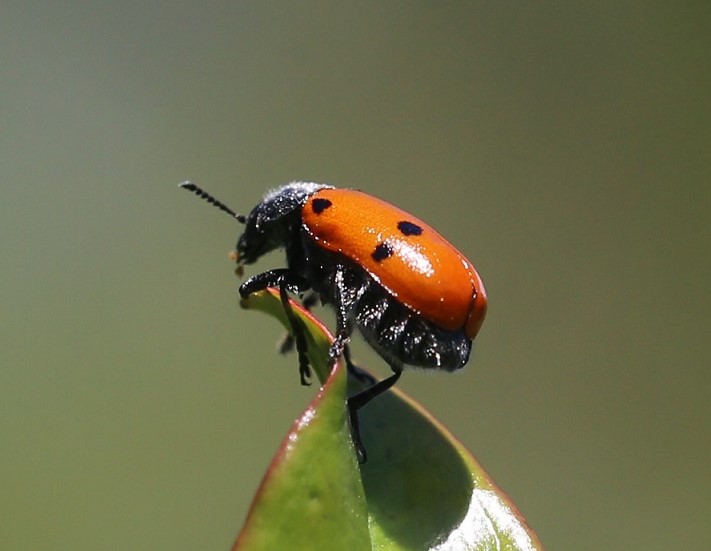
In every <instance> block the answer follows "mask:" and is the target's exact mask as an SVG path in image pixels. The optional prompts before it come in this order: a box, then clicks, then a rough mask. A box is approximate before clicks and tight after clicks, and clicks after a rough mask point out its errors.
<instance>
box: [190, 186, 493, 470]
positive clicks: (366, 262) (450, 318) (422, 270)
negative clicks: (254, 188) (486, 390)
mask: <svg viewBox="0 0 711 551" xmlns="http://www.w3.org/2000/svg"><path fill="white" fill-rule="evenodd" d="M180 186H181V187H183V188H184V189H186V190H188V191H191V192H193V193H195V194H196V195H198V196H200V197H202V198H203V199H205V200H207V201H208V202H209V203H212V204H213V205H215V206H217V207H218V208H219V209H221V210H223V211H224V212H227V213H228V214H230V215H231V216H233V217H234V218H235V219H237V221H239V222H240V223H242V224H244V226H245V228H244V232H243V233H242V234H241V235H240V237H239V239H238V241H237V247H236V261H237V265H238V270H237V271H238V273H241V271H242V269H243V266H244V265H249V264H253V263H254V262H256V261H257V260H258V259H259V258H261V257H262V256H264V255H265V254H266V253H268V252H270V251H272V250H274V249H277V248H283V249H284V250H285V253H286V267H285V268H276V269H272V270H268V271H266V272H262V273H259V274H257V275H254V276H252V277H250V278H249V279H247V280H246V281H244V283H242V285H241V286H240V288H239V292H240V295H241V296H242V297H247V296H249V295H251V294H252V293H255V292H257V291H261V290H264V289H266V288H268V287H272V288H276V289H278V290H279V296H280V299H281V302H282V305H283V307H284V310H285V313H286V315H287V318H288V320H289V323H290V325H291V329H292V331H291V333H292V334H293V337H294V340H295V344H296V350H297V353H298V356H299V373H300V378H301V382H302V384H309V377H310V368H309V363H308V358H307V356H306V349H307V345H306V339H305V337H304V333H303V328H302V327H301V326H300V325H299V322H298V320H297V318H296V316H295V314H294V313H293V311H292V308H291V305H290V303H289V293H295V294H303V293H306V292H313V293H316V294H317V295H318V297H319V298H320V299H321V302H322V303H323V304H328V305H331V306H332V307H333V308H334V310H335V313H336V332H335V337H334V341H333V343H332V344H331V347H330V349H329V361H330V362H331V363H333V362H335V361H337V359H338V358H339V357H340V356H342V355H343V356H344V358H345V360H346V364H347V367H348V369H349V371H351V372H352V373H354V374H356V375H358V374H359V370H357V368H355V366H354V365H353V364H352V362H351V360H350V354H349V351H348V343H349V341H350V339H351V336H352V334H353V332H354V330H355V329H356V328H357V329H358V330H359V332H360V333H361V334H362V335H363V337H364V339H365V341H366V342H367V343H368V344H369V345H370V346H371V347H372V348H373V349H374V350H375V351H376V352H377V353H378V354H379V355H380V356H381V357H382V358H383V359H384V360H385V362H387V363H388V365H389V366H390V368H391V369H392V372H393V373H392V375H390V376H389V377H387V378H385V379H383V380H381V381H377V382H376V381H375V380H372V381H371V383H372V384H371V385H370V386H369V387H367V388H366V389H365V390H362V391H361V392H359V393H357V394H355V395H354V396H351V397H350V398H349V399H348V411H349V420H350V423H351V429H352V433H353V439H354V444H355V447H356V451H357V453H358V455H359V458H360V460H361V461H365V459H366V454H365V449H364V447H363V444H362V442H361V439H360V432H359V430H358V410H360V409H361V408H362V407H364V406H365V405H366V404H367V403H368V402H370V401H371V400H372V399H374V398H375V397H377V396H378V395H380V394H382V393H383V392H385V391H386V390H388V389H389V388H390V387H392V386H393V385H394V384H395V382H396V381H397V380H398V379H399V378H400V375H401V374H402V371H403V368H404V367H405V366H414V367H421V368H426V369H441V370H444V371H455V370H458V369H460V368H462V367H464V365H465V364H466V363H467V361H468V360H469V356H470V353H471V349H472V341H473V339H474V337H475V336H476V335H477V333H478V332H479V329H480V327H481V325H482V322H483V321H484V317H485V314H486V309H487V298H486V291H485V290H484V284H483V282H482V280H481V278H480V277H479V274H478V273H477V271H476V269H475V268H474V266H473V264H472V263H471V262H470V261H469V260H467V259H466V257H465V256H464V255H463V254H462V253H460V252H459V251H458V250H457V249H456V248H455V247H454V246H453V245H451V244H450V243H449V242H448V241H447V240H446V239H445V238H444V237H442V236H441V235H440V234H439V233H437V232H436V231H435V230H434V229H433V228H432V227H430V226H429V225H427V224H426V223H425V222H423V221H422V220H420V219H418V218H417V217H415V216H413V215H411V214H409V213H407V212H405V211H403V210H401V209H399V208H398V207H396V206H394V205H392V204H390V203H388V202H386V201H383V200H381V199H378V198H376V197H374V196H372V195H369V194H367V193H364V192H362V191H357V190H354V189H344V188H335V187H333V186H330V185H326V184H319V183H313V182H292V183H288V184H285V185H282V186H280V187H278V188H276V189H274V190H272V191H270V192H268V193H267V194H266V195H265V196H264V199H263V200H262V201H261V202H259V203H258V204H257V205H256V206H255V207H254V208H253V209H252V210H251V212H250V213H249V214H248V215H246V216H245V215H241V214H237V213H235V212H234V211H232V210H231V209H230V208H229V207H227V206H226V205H225V204H223V203H221V202H220V201H218V200H217V199H215V198H214V197H212V196H211V195H210V194H208V193H207V192H205V191H203V190H202V189H201V188H199V187H198V186H197V185H195V184H194V183H193V182H184V183H182V184H180ZM360 373H362V372H360ZM360 377H361V378H362V377H363V376H362V375H360Z"/></svg>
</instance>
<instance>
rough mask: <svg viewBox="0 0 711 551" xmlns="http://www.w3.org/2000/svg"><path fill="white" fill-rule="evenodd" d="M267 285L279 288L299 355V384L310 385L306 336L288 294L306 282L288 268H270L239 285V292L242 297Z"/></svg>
mask: <svg viewBox="0 0 711 551" xmlns="http://www.w3.org/2000/svg"><path fill="white" fill-rule="evenodd" d="M267 287H276V288H278V289H279V298H280V299H281V304H282V307H283V308H284V313H285V314H286V318H287V320H289V325H290V326H291V332H292V334H293V335H294V339H295V340H296V351H297V353H298V355H299V377H300V379H301V384H302V385H310V384H311V382H310V380H309V379H310V378H311V369H310V368H309V359H308V356H307V355H306V351H307V349H308V346H307V344H306V336H305V335H304V328H303V326H302V325H301V322H300V320H299V319H298V318H297V317H296V314H294V310H293V308H292V307H291V303H290V302H289V295H288V291H291V292H293V293H298V292H300V291H303V290H306V289H308V282H307V281H306V280H305V279H304V278H302V277H300V276H296V275H294V274H293V273H292V272H290V271H289V270H287V269H285V268H282V269H277V270H270V271H268V272H264V273H261V274H258V275H256V276H254V277H250V278H249V279H248V280H247V281H245V282H244V283H243V284H242V285H241V286H240V288H239V293H240V295H241V296H242V297H247V296H249V295H251V294H252V293H256V292H257V291H262V290H264V289H266V288H267Z"/></svg>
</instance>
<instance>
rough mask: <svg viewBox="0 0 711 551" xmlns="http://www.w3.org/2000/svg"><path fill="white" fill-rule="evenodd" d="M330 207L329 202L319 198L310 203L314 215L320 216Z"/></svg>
mask: <svg viewBox="0 0 711 551" xmlns="http://www.w3.org/2000/svg"><path fill="white" fill-rule="evenodd" d="M331 205H333V203H331V201H329V200H328V199H322V198H321V197H317V198H316V199H314V200H313V201H311V206H312V207H313V209H314V212H315V213H316V214H321V213H322V212H323V211H325V210H326V209H327V208H328V207H330V206H331Z"/></svg>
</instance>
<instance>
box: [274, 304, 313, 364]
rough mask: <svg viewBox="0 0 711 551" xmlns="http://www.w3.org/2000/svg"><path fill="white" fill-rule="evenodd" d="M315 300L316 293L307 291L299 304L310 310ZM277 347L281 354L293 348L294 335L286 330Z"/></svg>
mask: <svg viewBox="0 0 711 551" xmlns="http://www.w3.org/2000/svg"><path fill="white" fill-rule="evenodd" d="M317 302H318V295H317V294H316V293H309V294H308V295H306V296H305V297H304V298H303V299H302V300H301V306H303V307H304V310H306V311H307V312H310V311H311V308H313V307H314V306H315V305H316V303H317ZM277 348H278V349H279V353H281V354H288V353H289V352H291V351H292V350H294V337H293V336H292V334H291V333H289V332H288V331H287V332H286V334H285V335H284V336H283V337H282V339H281V340H280V341H279V344H278V346H277Z"/></svg>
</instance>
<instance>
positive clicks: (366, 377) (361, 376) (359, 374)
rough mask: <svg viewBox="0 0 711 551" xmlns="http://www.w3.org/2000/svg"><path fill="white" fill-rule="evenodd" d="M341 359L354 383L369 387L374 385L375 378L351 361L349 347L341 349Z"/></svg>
mask: <svg viewBox="0 0 711 551" xmlns="http://www.w3.org/2000/svg"><path fill="white" fill-rule="evenodd" d="M343 359H344V360H345V361H346V367H347V368H348V374H349V375H351V376H352V377H353V378H354V379H355V380H356V381H358V382H360V383H364V384H369V385H373V384H375V382H376V379H375V377H373V376H372V375H371V374H370V373H368V372H367V371H365V370H364V369H361V368H360V367H358V366H357V365H356V364H354V363H353V360H352V359H351V347H350V346H348V345H346V346H345V347H343Z"/></svg>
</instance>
